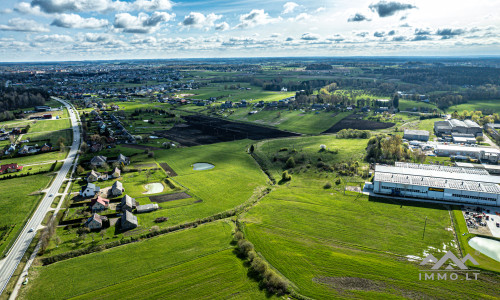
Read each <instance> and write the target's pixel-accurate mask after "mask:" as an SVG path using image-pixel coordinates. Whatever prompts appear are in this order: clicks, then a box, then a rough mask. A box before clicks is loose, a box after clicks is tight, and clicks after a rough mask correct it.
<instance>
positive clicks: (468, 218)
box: [462, 205, 500, 238]
mask: <svg viewBox="0 0 500 300" xmlns="http://www.w3.org/2000/svg"><path fill="white" fill-rule="evenodd" d="M462 213H463V216H464V218H465V222H466V223H467V227H468V229H469V232H470V233H475V234H482V235H489V236H493V237H497V238H500V208H498V207H491V206H472V205H471V206H465V207H464V208H463V209H462ZM497 224H499V226H497Z"/></svg>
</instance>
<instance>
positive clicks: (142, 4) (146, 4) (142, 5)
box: [133, 0, 172, 11]
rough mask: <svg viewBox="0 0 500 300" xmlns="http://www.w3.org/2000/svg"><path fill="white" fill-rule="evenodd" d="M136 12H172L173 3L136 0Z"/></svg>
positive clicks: (165, 0)
mask: <svg viewBox="0 0 500 300" xmlns="http://www.w3.org/2000/svg"><path fill="white" fill-rule="evenodd" d="M133 7H134V9H136V10H147V11H155V10H170V9H172V2H170V0H136V1H135V2H134V3H133Z"/></svg>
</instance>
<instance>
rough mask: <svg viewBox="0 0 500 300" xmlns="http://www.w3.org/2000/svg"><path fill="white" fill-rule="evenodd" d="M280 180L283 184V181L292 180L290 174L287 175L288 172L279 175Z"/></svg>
mask: <svg viewBox="0 0 500 300" xmlns="http://www.w3.org/2000/svg"><path fill="white" fill-rule="evenodd" d="M281 180H282V181H283V182H285V181H290V180H292V175H290V174H289V173H288V171H283V173H281Z"/></svg>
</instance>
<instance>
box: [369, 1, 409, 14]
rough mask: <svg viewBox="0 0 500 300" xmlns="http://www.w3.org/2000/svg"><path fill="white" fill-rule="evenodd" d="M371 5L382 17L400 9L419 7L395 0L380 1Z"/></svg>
mask: <svg viewBox="0 0 500 300" xmlns="http://www.w3.org/2000/svg"><path fill="white" fill-rule="evenodd" d="M369 7H370V9H371V10H372V11H374V12H376V13H377V14H378V15H379V17H381V18H385V17H390V16H393V15H394V14H396V13H397V12H398V11H403V10H408V9H412V8H417V7H416V6H414V5H412V4H406V3H400V2H393V1H391V2H387V1H380V2H378V3H375V4H371V5H370V6H369Z"/></svg>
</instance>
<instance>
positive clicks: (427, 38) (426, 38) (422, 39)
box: [412, 35, 432, 42]
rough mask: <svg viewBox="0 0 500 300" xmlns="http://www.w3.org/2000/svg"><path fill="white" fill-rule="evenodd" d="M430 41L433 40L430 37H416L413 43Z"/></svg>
mask: <svg viewBox="0 0 500 300" xmlns="http://www.w3.org/2000/svg"><path fill="white" fill-rule="evenodd" d="M428 40H432V38H431V37H430V36H428V35H416V36H415V37H414V38H413V39H412V41H414V42H418V41H428Z"/></svg>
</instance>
